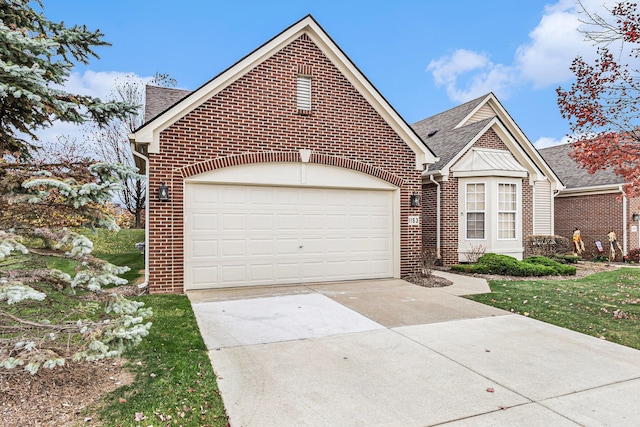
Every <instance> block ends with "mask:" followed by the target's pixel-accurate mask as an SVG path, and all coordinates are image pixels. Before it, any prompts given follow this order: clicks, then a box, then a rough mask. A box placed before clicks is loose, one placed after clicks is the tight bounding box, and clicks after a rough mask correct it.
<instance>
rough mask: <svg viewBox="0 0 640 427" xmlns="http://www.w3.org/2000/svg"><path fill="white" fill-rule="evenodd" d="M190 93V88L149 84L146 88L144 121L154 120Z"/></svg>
mask: <svg viewBox="0 0 640 427" xmlns="http://www.w3.org/2000/svg"><path fill="white" fill-rule="evenodd" d="M190 93H191V91H190V90H185V89H174V88H170V87H158V86H150V85H149V86H147V87H146V88H145V106H144V122H145V123H147V122H148V121H150V120H152V119H153V118H155V117H156V116H157V115H158V114H160V113H162V112H163V111H165V110H166V109H167V108H169V107H171V106H173V105H174V104H175V103H177V102H178V101H180V100H181V99H182V98H184V97H185V96H187V95H189V94H190Z"/></svg>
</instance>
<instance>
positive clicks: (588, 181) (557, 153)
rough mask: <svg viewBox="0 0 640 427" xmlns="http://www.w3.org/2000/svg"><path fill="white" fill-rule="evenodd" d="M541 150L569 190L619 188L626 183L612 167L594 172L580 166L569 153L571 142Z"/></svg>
mask: <svg viewBox="0 0 640 427" xmlns="http://www.w3.org/2000/svg"><path fill="white" fill-rule="evenodd" d="M539 151H540V154H541V155H542V157H544V159H545V160H546V161H547V163H549V164H550V165H551V167H553V170H555V171H556V173H557V174H558V176H559V177H560V179H561V180H562V182H563V183H564V185H565V187H566V189H567V190H576V189H586V188H587V187H597V189H603V187H604V186H611V187H612V188H616V189H617V188H618V187H619V186H620V185H621V184H624V180H623V179H622V178H621V177H619V176H617V175H616V174H615V173H613V171H611V170H610V169H605V170H599V171H597V172H596V173H593V174H592V173H589V172H588V171H587V170H586V169H584V168H582V167H580V165H579V164H578V163H577V162H576V161H575V160H574V159H573V158H572V157H571V156H570V155H569V154H570V153H571V152H572V151H573V148H572V147H571V144H561V145H556V146H553V147H547V148H542V149H540V150H539ZM594 190H596V188H594Z"/></svg>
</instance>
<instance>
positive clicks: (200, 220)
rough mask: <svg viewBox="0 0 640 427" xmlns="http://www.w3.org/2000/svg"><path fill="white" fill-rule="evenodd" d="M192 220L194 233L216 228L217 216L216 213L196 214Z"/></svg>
mask: <svg viewBox="0 0 640 427" xmlns="http://www.w3.org/2000/svg"><path fill="white" fill-rule="evenodd" d="M192 218H193V225H192V227H193V230H194V231H199V230H211V229H217V228H218V214H216V213H196V214H194V215H193V217H192Z"/></svg>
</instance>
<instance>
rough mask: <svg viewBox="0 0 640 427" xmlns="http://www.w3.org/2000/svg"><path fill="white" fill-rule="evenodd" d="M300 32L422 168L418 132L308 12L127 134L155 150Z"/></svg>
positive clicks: (424, 156)
mask: <svg viewBox="0 0 640 427" xmlns="http://www.w3.org/2000/svg"><path fill="white" fill-rule="evenodd" d="M303 34H306V35H307V36H308V37H309V38H310V39H311V40H312V41H313V42H314V43H315V44H316V46H318V48H319V49H320V50H321V51H322V52H323V53H324V54H325V55H326V56H327V58H329V60H331V62H332V63H333V64H334V65H335V66H336V67H337V68H338V69H339V70H340V72H341V73H342V74H343V75H344V76H345V77H346V78H347V79H348V80H349V82H350V83H351V84H353V86H354V87H355V88H356V89H357V90H358V91H359V92H360V94H361V95H362V96H363V97H364V98H365V99H366V100H367V101H368V102H369V104H370V105H371V106H372V107H373V108H374V109H375V110H376V112H377V113H378V114H379V115H380V116H381V117H382V118H383V119H384V120H385V121H386V123H387V124H388V125H389V126H390V127H391V128H392V129H393V130H394V131H395V132H396V133H397V134H398V135H399V136H400V138H401V139H402V140H403V141H404V142H405V143H406V144H407V146H409V147H410V148H411V149H412V151H413V152H414V153H415V155H416V169H419V170H423V169H424V165H425V164H431V163H434V162H435V161H436V160H437V159H436V156H435V155H434V154H433V152H432V151H431V150H430V149H429V148H428V147H427V145H425V143H424V142H423V141H422V140H421V139H420V137H419V136H418V134H417V133H416V132H415V131H414V130H413V129H412V128H411V127H410V126H409V124H408V123H407V122H405V121H404V119H403V118H402V117H401V116H400V115H399V114H398V113H397V112H396V111H395V109H394V108H393V107H392V106H391V105H390V104H389V103H388V102H387V100H386V99H385V98H384V97H383V96H382V95H381V94H380V92H378V90H377V89H376V88H375V87H374V86H373V85H372V84H371V82H369V80H368V79H367V78H366V77H365V76H364V74H362V72H360V70H359V69H358V68H357V67H356V65H355V64H354V63H353V62H352V61H351V60H350V59H349V58H348V57H347V56H346V55H345V54H344V52H343V51H342V50H341V49H340V47H338V45H336V44H335V42H334V41H333V40H332V39H331V37H330V36H329V35H328V34H327V33H326V32H325V31H324V29H323V28H322V27H321V26H320V25H319V24H318V23H317V22H316V20H315V19H314V18H313V17H312V16H311V15H307V16H306V17H305V18H303V19H301V20H300V21H298V22H297V23H295V24H293V25H292V26H290V27H289V28H287V29H286V30H284V31H283V32H281V33H280V34H279V35H277V36H276V37H274V38H273V39H271V40H269V41H268V42H267V43H265V44H263V45H262V46H260V47H259V48H258V49H256V50H255V51H253V52H252V53H250V54H249V55H247V56H245V57H244V58H243V59H241V60H240V61H238V62H237V63H236V64H234V65H233V66H231V67H230V68H228V69H227V70H225V71H223V72H222V73H220V74H219V75H218V76H216V77H214V78H213V79H211V80H210V81H209V82H207V83H205V84H204V85H202V86H201V87H200V88H198V89H196V90H195V91H193V92H191V94H189V95H187V96H186V97H184V98H183V99H182V100H180V101H178V102H177V103H175V104H174V105H172V106H171V107H169V108H167V109H166V110H164V111H163V112H162V113H160V114H158V115H157V116H155V117H154V118H152V119H150V121H148V122H147V123H145V124H144V125H142V126H141V127H140V128H138V129H137V130H136V131H135V132H133V133H132V134H130V135H129V138H130V139H131V140H132V141H134V142H136V143H138V144H148V145H149V147H148V152H149V153H159V152H160V132H162V131H163V130H164V129H166V128H168V127H169V126H171V125H172V124H173V123H175V122H176V121H178V120H179V119H181V118H182V117H184V116H185V115H186V114H188V113H189V112H191V111H193V110H194V109H195V108H197V107H198V106H200V105H202V104H203V103H204V102H206V101H207V100H208V99H210V98H211V97H212V96H215V95H216V94H217V93H219V92H220V91H222V90H223V89H225V88H226V87H227V86H229V85H230V84H232V83H233V82H234V81H236V80H238V79H239V78H241V77H242V76H243V75H245V74H246V73H248V72H249V71H251V70H252V69H253V68H255V67H256V66H257V65H259V64H260V63H262V62H263V61H265V60H266V59H268V58H270V57H271V56H272V55H273V54H274V53H276V52H278V51H279V50H280V49H282V48H283V47H284V46H286V45H288V44H289V43H291V42H293V41H294V40H296V39H298V38H299V37H300V36H301V35H303Z"/></svg>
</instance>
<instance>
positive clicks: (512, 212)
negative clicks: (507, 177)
mask: <svg viewBox="0 0 640 427" xmlns="http://www.w3.org/2000/svg"><path fill="white" fill-rule="evenodd" d="M503 187H510V188H512V189H513V191H512V192H510V193H509V194H510V195H511V196H512V198H510V199H511V200H503V199H502V196H503V195H504V194H507V193H506V192H504V191H501V190H502V188H503ZM496 194H497V200H496V215H497V218H496V224H497V227H496V233H497V235H496V238H497V240H517V239H518V185H517V184H516V183H513V182H498V186H497V190H496ZM504 203H512V204H513V206H511V207H509V206H504V205H503V204H504ZM501 214H507V215H509V217H510V218H511V219H510V220H509V224H510V225H512V226H513V228H512V229H511V228H509V229H505V228H503V224H506V222H504V223H503V221H501V219H500V217H501ZM505 231H506V232H513V235H512V236H508V237H503V232H505Z"/></svg>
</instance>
